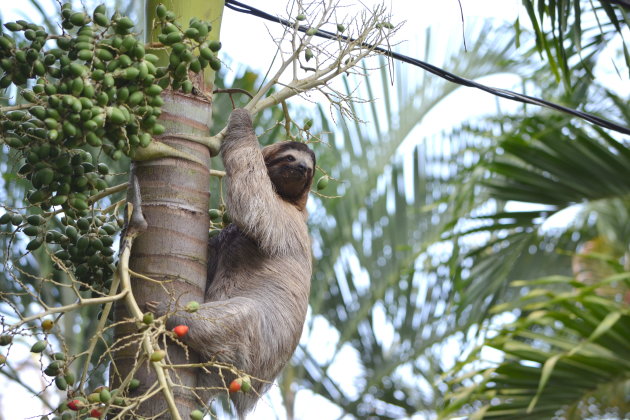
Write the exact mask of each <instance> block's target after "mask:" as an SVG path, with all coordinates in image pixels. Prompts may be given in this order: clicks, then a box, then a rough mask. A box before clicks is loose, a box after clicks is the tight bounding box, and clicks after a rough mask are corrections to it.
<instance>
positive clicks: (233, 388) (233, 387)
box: [229, 378, 243, 393]
mask: <svg viewBox="0 0 630 420" xmlns="http://www.w3.org/2000/svg"><path fill="white" fill-rule="evenodd" d="M242 383H243V381H242V380H241V378H238V379H234V380H233V381H232V382H231V383H230V387H229V390H230V392H232V393H233V392H238V391H240V390H241V385H242Z"/></svg>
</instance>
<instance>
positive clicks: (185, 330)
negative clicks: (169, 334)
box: [173, 325, 188, 338]
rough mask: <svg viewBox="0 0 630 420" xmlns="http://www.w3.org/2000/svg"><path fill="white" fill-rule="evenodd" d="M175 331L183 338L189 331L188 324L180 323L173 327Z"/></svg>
mask: <svg viewBox="0 0 630 420" xmlns="http://www.w3.org/2000/svg"><path fill="white" fill-rule="evenodd" d="M173 332H174V333H175V334H176V335H177V336H178V337H179V338H182V337H183V336H185V335H186V334H187V333H188V326H187V325H178V326H176V327H175V328H173Z"/></svg>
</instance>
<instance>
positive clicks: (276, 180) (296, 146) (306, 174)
mask: <svg viewBox="0 0 630 420" xmlns="http://www.w3.org/2000/svg"><path fill="white" fill-rule="evenodd" d="M262 153H263V157H264V158H265V165H267V173H268V174H269V178H270V179H271V182H272V183H273V185H274V187H275V189H276V193H278V195H279V196H280V197H282V198H283V199H284V200H286V201H289V202H291V203H293V204H295V205H296V206H297V207H299V208H300V209H303V208H304V206H305V205H306V200H307V199H308V192H309V190H310V188H311V183H312V182H313V173H314V172H315V153H313V151H312V150H311V149H309V147H308V146H307V145H306V144H304V143H300V142H295V141H284V142H280V143H274V144H272V145H270V146H267V147H265V148H264V149H263V151H262Z"/></svg>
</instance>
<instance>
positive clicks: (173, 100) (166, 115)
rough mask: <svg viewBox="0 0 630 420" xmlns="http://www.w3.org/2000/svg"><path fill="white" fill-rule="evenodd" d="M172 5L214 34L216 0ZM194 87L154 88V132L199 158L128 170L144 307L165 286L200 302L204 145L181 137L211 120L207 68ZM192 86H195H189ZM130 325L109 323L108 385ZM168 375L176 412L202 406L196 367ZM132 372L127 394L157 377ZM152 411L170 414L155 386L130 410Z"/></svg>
mask: <svg viewBox="0 0 630 420" xmlns="http://www.w3.org/2000/svg"><path fill="white" fill-rule="evenodd" d="M161 3H164V4H165V5H166V6H167V7H168V8H169V9H170V10H173V11H174V12H175V13H176V15H177V17H178V20H179V22H181V23H182V26H184V27H186V25H187V24H188V20H189V19H190V18H191V17H193V16H195V17H197V18H199V19H202V20H208V21H211V22H212V24H213V29H212V31H211V35H210V39H218V34H219V29H220V22H221V15H222V11H223V1H222V0H210V1H207V0H206V1H199V0H193V1H187V2H176V1H164V0H162V1H161ZM157 4H158V2H157V1H149V2H147V16H146V22H147V28H146V34H147V39H148V40H149V39H155V38H156V36H157V34H152V33H151V31H152V28H151V23H152V21H153V17H154V16H153V15H154V11H155V7H156V6H157ZM193 82H194V85H195V87H196V89H197V90H193V94H189V95H185V94H182V93H176V92H175V93H174V92H172V91H170V90H167V91H165V92H164V93H163V94H162V97H163V99H164V102H165V104H164V106H163V108H162V109H163V112H162V115H161V117H160V123H161V124H163V125H164V126H165V128H166V132H165V134H163V135H161V136H159V138H157V139H154V140H158V141H160V142H163V143H165V144H167V145H169V146H171V147H173V148H175V149H178V150H180V151H183V152H185V153H187V154H189V155H192V156H194V157H195V158H197V159H198V160H200V161H201V162H203V163H204V164H203V165H202V164H199V163H196V162H192V161H189V160H185V159H180V158H172V157H168V158H161V159H154V160H150V161H145V162H134V164H133V166H134V168H133V170H134V172H135V174H136V176H137V177H138V181H139V186H140V192H141V197H142V210H143V213H144V217H145V219H146V221H147V223H148V228H147V230H146V231H145V232H144V233H143V234H141V235H140V236H139V237H138V238H137V239H136V240H135V241H134V243H133V248H132V252H131V258H130V262H129V266H130V269H131V270H132V271H133V272H135V273H139V274H143V275H145V276H147V277H150V278H151V279H154V280H157V281H158V282H157V283H154V282H151V281H148V280H143V279H140V278H137V277H132V289H133V294H134V297H135V299H136V301H137V303H138V305H139V306H140V308H144V304H145V303H146V302H147V301H163V300H165V299H168V298H170V296H169V294H170V295H171V296H172V297H174V298H176V299H179V302H180V303H186V302H188V301H191V300H195V301H198V302H203V300H204V293H205V286H206V278H207V243H208V228H209V216H208V208H209V200H210V152H209V150H208V148H207V147H205V146H203V145H201V144H199V143H196V142H192V141H189V140H186V139H184V138H182V137H185V136H186V135H196V136H207V135H208V132H209V127H210V125H211V122H212V99H211V98H212V90H213V85H214V72H213V71H211V70H208V71H207V72H206V73H204V74H203V75H199V76H196V78H195V79H193ZM195 93H197V94H195ZM129 318H130V316H129V313H128V312H127V310H126V308H125V307H124V305H118V306H117V307H116V312H115V319H116V321H117V322H119V321H122V320H128V319H129ZM135 333H137V327H136V325H135V322H122V323H120V324H119V325H117V327H116V329H115V342H116V348H117V351H116V352H115V354H114V362H113V364H112V368H111V369H110V382H111V387H112V388H114V387H116V386H117V384H119V383H120V381H122V380H124V378H125V376H126V375H127V374H128V373H129V372H130V371H131V370H132V369H133V368H134V367H135V366H136V364H137V355H138V352H139V351H140V350H138V345H139V343H137V342H136V343H135V344H133V345H128V346H125V345H124V343H125V342H133V339H130V337H131V335H132V334H135ZM167 342H168V362H169V363H170V364H184V363H198V362H199V360H198V356H197V354H195V353H193V352H192V351H186V350H185V349H183V348H182V347H181V346H178V345H176V344H174V343H173V342H172V341H171V340H169V339H167ZM160 345H161V343H160ZM168 374H169V376H170V380H171V381H172V382H173V384H174V386H173V390H172V391H173V394H174V398H175V403H176V406H177V409H178V411H179V414H180V416H181V418H182V419H188V418H189V414H190V412H191V411H192V410H194V409H197V408H200V407H202V404H203V403H205V401H201V400H199V399H198V397H197V396H196V394H195V393H194V391H193V388H194V387H195V386H196V374H197V369H192V368H191V369H177V370H174V371H173V370H172V371H169V372H168ZM134 377H135V378H137V379H139V380H140V383H141V385H140V388H138V389H137V390H136V391H135V392H134V393H133V395H143V394H144V393H145V392H146V391H147V390H148V389H150V388H151V387H154V386H155V385H156V383H157V379H156V375H155V371H154V370H153V368H152V367H151V366H141V367H140V369H138V371H137V372H136V374H135V376H134ZM137 416H146V417H151V418H153V416H158V417H156V418H159V419H171V418H174V416H173V415H172V414H171V413H169V412H168V408H167V404H166V400H165V398H164V397H163V395H162V393H158V394H156V395H155V396H153V397H152V398H150V399H148V400H146V401H145V402H143V403H142V404H141V405H140V407H139V408H138V409H137V410H135V413H134V414H133V415H131V414H130V418H137Z"/></svg>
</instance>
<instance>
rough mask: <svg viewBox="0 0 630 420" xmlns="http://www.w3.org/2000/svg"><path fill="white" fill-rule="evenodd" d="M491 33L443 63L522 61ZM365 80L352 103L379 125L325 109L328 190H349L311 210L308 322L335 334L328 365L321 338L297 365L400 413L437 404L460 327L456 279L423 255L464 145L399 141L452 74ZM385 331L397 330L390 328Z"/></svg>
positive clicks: (355, 403) (321, 160)
mask: <svg viewBox="0 0 630 420" xmlns="http://www.w3.org/2000/svg"><path fill="white" fill-rule="evenodd" d="M489 34H490V28H485V29H484V30H482V31H481V32H480V35H479V36H478V45H476V46H474V48H476V49H477V51H478V52H479V54H478V55H474V56H470V57H469V58H470V60H461V57H460V54H459V53H454V54H452V56H451V57H450V58H448V60H447V64H446V66H447V67H449V68H450V69H453V70H454V71H456V72H458V73H461V74H465V75H467V77H470V78H473V79H474V78H478V77H482V76H487V75H490V74H497V73H505V72H510V71H512V70H513V69H514V66H515V65H516V64H515V63H514V62H513V61H511V60H509V54H508V53H507V52H506V51H507V46H508V45H509V41H508V42H506V43H494V44H493V47H492V48H488V47H487V45H488V44H485V43H486V42H487V40H488V38H487V37H488V36H489ZM427 45H429V43H427ZM484 45H485V46H484ZM381 64H384V63H382V62H381ZM390 71H392V72H393V79H394V80H396V83H395V85H394V86H395V88H392V87H390V77H392V74H390ZM411 80H418V84H417V85H416V84H414V83H412V82H411ZM350 83H351V81H349V82H348V84H347V86H348V87H347V90H348V93H350V92H351V91H352V90H353V88H352V87H350ZM361 88H363V89H364V90H365V92H366V93H367V94H368V95H372V96H374V95H375V96H376V97H377V98H378V99H377V101H375V102H373V103H368V104H365V105H364V106H361V105H355V108H354V111H355V113H356V114H357V115H358V116H359V118H360V119H362V120H366V121H370V122H375V126H376V127H377V128H378V132H374V131H373V130H370V129H369V127H368V126H365V125H363V124H360V123H358V122H355V121H350V122H349V121H346V120H343V119H341V118H340V119H339V120H337V121H335V122H334V124H336V127H335V126H333V124H332V123H328V122H327V120H326V119H325V118H324V117H325V115H324V112H323V111H322V113H321V116H322V125H323V126H322V131H330V132H334V133H336V134H338V136H336V137H335V141H334V142H333V143H332V144H331V147H330V148H328V149H325V150H324V152H323V153H321V152H320V153H319V155H318V164H319V165H320V166H321V167H322V168H324V169H326V171H327V172H328V173H329V174H330V175H331V176H332V177H333V178H334V180H339V181H338V183H337V182H334V181H333V182H331V185H330V186H329V187H328V188H327V189H326V190H323V193H325V194H329V195H342V196H343V198H341V199H322V200H317V206H316V207H317V211H315V212H313V213H312V214H311V224H312V226H311V232H312V235H313V238H314V248H315V254H316V258H317V262H316V264H315V270H316V271H315V273H314V282H313V287H312V296H311V307H312V309H313V314H314V317H313V321H314V320H316V319H318V316H323V317H324V318H325V319H326V320H327V322H328V324H329V325H330V328H331V329H334V330H336V332H337V333H338V339H337V340H336V343H335V347H334V350H333V354H331V356H330V357H329V358H328V360H329V362H328V363H324V364H318V363H314V362H312V361H313V360H318V358H317V357H315V354H314V353H312V352H319V347H318V346H317V347H315V346H311V345H310V344H309V343H308V342H307V343H305V344H304V346H303V347H302V348H301V351H300V352H299V353H298V355H297V357H296V360H297V363H298V365H300V366H305V367H304V368H303V369H299V368H297V367H296V368H295V370H294V372H295V371H301V372H302V373H301V375H303V376H302V378H303V379H302V380H303V382H304V384H305V386H307V387H308V388H309V389H312V390H313V391H314V392H316V393H318V394H320V395H321V396H324V397H325V398H327V399H329V400H330V401H332V402H334V403H336V404H337V405H338V406H339V407H341V408H342V409H343V410H344V411H345V412H347V413H349V414H352V415H354V416H356V417H357V418H366V417H370V418H372V417H373V418H384V419H385V418H401V417H405V416H409V415H411V414H412V413H416V412H422V411H426V412H431V411H432V410H433V408H434V406H435V401H436V399H439V393H440V391H439V390H438V389H436V388H434V385H433V380H434V378H435V377H437V376H439V375H440V374H441V373H442V370H441V362H440V352H441V350H440V348H441V346H445V345H446V344H445V343H444V339H445V337H448V336H451V335H453V334H456V333H457V331H461V330H463V329H464V328H444V325H443V324H442V323H443V321H445V319H446V317H445V308H446V307H447V303H446V301H447V299H448V297H449V286H448V285H446V284H442V280H443V279H442V277H441V276H437V275H435V274H427V273H424V270H423V265H424V264H426V261H427V260H428V259H430V258H431V257H430V256H429V255H428V254H426V250H427V248H428V246H429V245H430V244H432V243H434V242H435V241H436V240H438V239H439V233H440V231H441V229H440V225H441V224H443V223H445V222H446V221H447V220H449V219H448V217H447V215H448V213H446V212H445V211H444V209H442V208H441V207H439V204H440V203H439V201H438V200H439V199H440V197H442V196H443V195H444V194H446V193H447V191H448V189H449V188H451V185H450V184H449V182H448V181H449V180H450V179H451V178H452V177H454V176H455V170H456V165H455V164H454V159H455V158H454V157H453V154H452V151H455V150H460V149H461V148H463V147H465V146H467V145H469V144H467V143H466V142H465V141H462V140H461V139H455V138H453V139H450V140H442V139H441V138H440V139H439V140H442V141H437V140H436V139H430V141H429V140H427V141H423V142H421V141H420V139H418V140H416V141H414V143H416V144H418V145H417V146H416V147H415V148H412V149H410V151H409V152H408V153H407V154H406V155H405V156H401V154H400V152H399V148H400V146H401V144H402V143H403V141H404V140H405V139H406V138H408V136H409V134H410V133H411V132H412V129H413V128H414V127H415V126H416V125H418V123H419V122H420V121H422V120H423V119H424V118H425V116H427V115H428V114H429V113H430V111H431V110H433V109H434V108H435V107H436V106H437V105H438V104H439V103H440V102H441V101H442V100H443V99H444V98H446V97H447V96H448V95H449V94H450V93H452V92H453V91H454V90H455V89H456V88H457V87H456V86H455V85H452V84H448V83H447V82H445V81H443V80H439V79H434V78H426V76H425V75H424V74H414V73H413V72H412V71H411V70H409V69H406V68H404V67H395V68H393V69H391V70H390V69H388V68H386V67H382V69H381V83H380V84H379V83H376V82H374V79H365V80H362V81H361ZM461 159H463V157H461ZM409 180H412V182H409ZM334 187H336V188H337V189H336V190H334ZM383 330H387V331H389V332H390V333H389V337H388V338H383ZM348 349H352V351H353V352H354V354H356V355H357V359H358V362H359V365H360V368H361V371H362V373H361V375H360V376H361V378H360V379H358V380H357V381H354V385H353V388H354V392H352V396H348V395H346V394H345V393H344V392H343V388H344V387H343V386H342V385H340V383H339V378H337V377H335V376H334V375H333V374H331V373H330V371H331V365H333V364H334V363H335V361H336V359H337V356H338V355H339V354H341V353H342V352H343V351H347V350H348ZM309 361H310V362H309ZM405 370H408V371H410V372H413V375H414V377H411V376H410V375H409V374H404V373H403V372H404V371H405ZM418 381H421V382H422V383H423V384H424V385H423V386H422V387H420V386H418Z"/></svg>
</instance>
